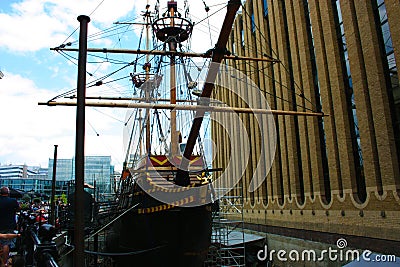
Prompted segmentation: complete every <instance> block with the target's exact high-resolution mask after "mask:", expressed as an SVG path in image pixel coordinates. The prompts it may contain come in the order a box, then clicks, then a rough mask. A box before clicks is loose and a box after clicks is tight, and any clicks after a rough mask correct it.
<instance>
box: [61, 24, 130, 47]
mask: <svg viewBox="0 0 400 267" xmlns="http://www.w3.org/2000/svg"><path fill="white" fill-rule="evenodd" d="M126 27H129V25H114V26H112V27H110V28H107V29H104V30H100V31H98V32H95V33H93V34H90V35H88V41H91V40H92V38H94V37H97V36H101V35H103V34H106V33H109V32H114V31H117V30H119V29H123V28H126ZM78 42H79V40H74V41H71V42H70V43H69V44H68V46H69V45H72V44H76V43H78Z"/></svg>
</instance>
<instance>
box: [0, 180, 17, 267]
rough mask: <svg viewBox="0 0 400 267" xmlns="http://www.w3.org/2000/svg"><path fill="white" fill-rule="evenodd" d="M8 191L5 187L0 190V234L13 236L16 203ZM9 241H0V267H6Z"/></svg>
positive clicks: (15, 224)
mask: <svg viewBox="0 0 400 267" xmlns="http://www.w3.org/2000/svg"><path fill="white" fill-rule="evenodd" d="M9 195H10V189H9V188H8V187H6V186H3V187H2V188H0V234H14V230H16V228H17V222H16V221H15V215H16V212H17V210H19V204H18V202H17V201H16V200H15V199H13V198H10V197H9ZM11 241H12V240H11V239H8V238H7V239H0V245H1V248H2V250H1V251H2V253H1V267H3V266H6V263H7V261H8V255H9V252H10V244H11Z"/></svg>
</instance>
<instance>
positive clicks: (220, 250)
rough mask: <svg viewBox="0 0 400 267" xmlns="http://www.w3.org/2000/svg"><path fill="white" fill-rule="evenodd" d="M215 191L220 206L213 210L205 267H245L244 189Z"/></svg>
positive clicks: (219, 189) (220, 189)
mask: <svg viewBox="0 0 400 267" xmlns="http://www.w3.org/2000/svg"><path fill="white" fill-rule="evenodd" d="M222 192H227V190H226V188H218V189H215V194H216V195H217V196H218V199H219V201H218V206H217V207H216V208H215V209H214V210H213V214H212V216H213V226H212V235H211V247H210V250H209V253H208V256H207V260H206V262H205V266H245V242H244V221H243V194H242V189H241V188H239V187H235V188H234V189H232V190H231V191H230V192H229V193H228V194H226V195H222Z"/></svg>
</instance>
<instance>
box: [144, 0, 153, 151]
mask: <svg viewBox="0 0 400 267" xmlns="http://www.w3.org/2000/svg"><path fill="white" fill-rule="evenodd" d="M149 7H150V5H149V0H147V5H146V13H145V15H144V16H145V18H146V50H149V48H150V42H149V38H150V33H149V30H150V29H149V27H150V12H149ZM149 59H150V56H149V54H147V55H146V64H145V65H144V69H145V71H146V82H147V81H148V80H149V78H150V74H149V73H150V63H149ZM150 92H151V90H150V89H149V88H147V89H146V90H145V98H146V103H149V102H150ZM150 153H151V135H150V108H146V154H147V155H150Z"/></svg>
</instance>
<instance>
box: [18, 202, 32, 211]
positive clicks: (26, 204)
mask: <svg viewBox="0 0 400 267" xmlns="http://www.w3.org/2000/svg"><path fill="white" fill-rule="evenodd" d="M20 207H21V210H29V208H30V207H29V203H22V204H21V205H20Z"/></svg>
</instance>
